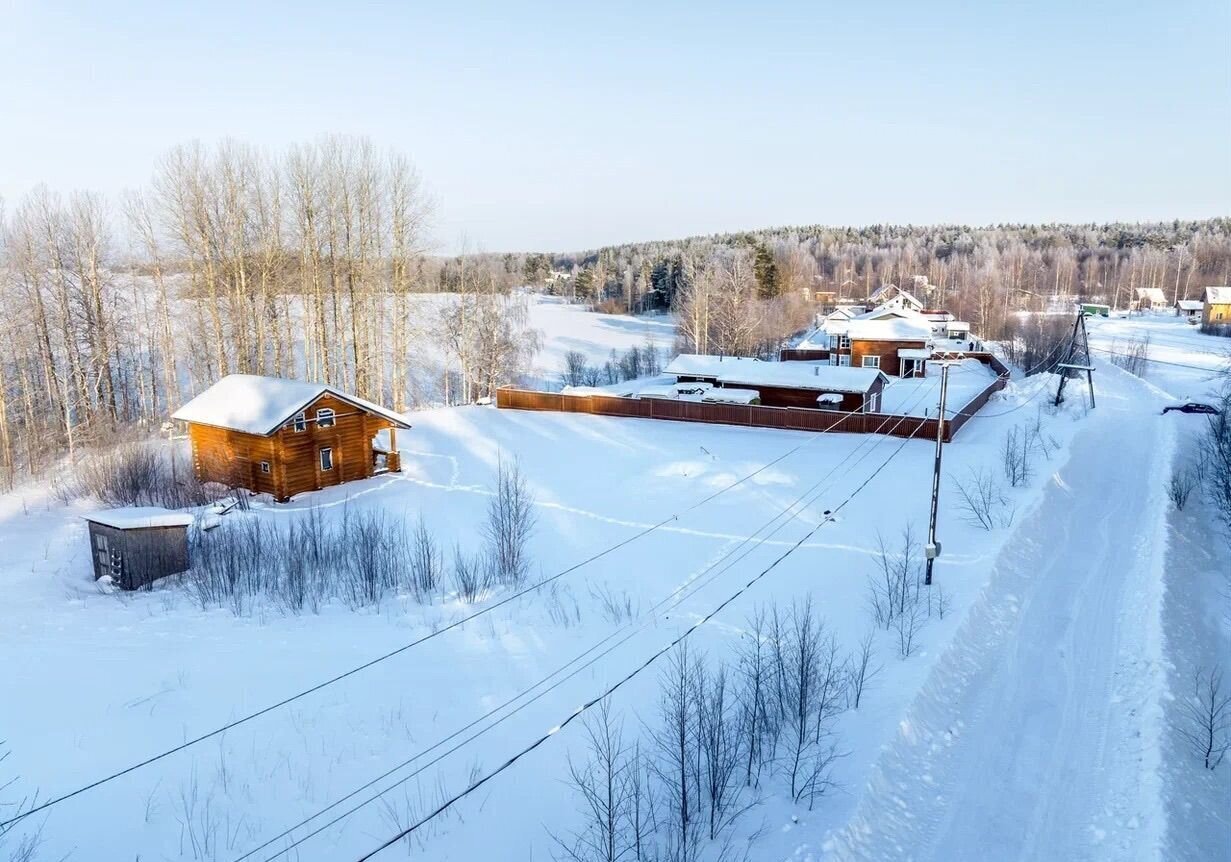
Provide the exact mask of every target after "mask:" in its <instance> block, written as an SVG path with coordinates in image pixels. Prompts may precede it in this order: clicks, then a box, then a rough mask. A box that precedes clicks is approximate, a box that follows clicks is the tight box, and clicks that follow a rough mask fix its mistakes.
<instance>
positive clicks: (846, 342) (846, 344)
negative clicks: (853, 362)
mask: <svg viewBox="0 0 1231 862" xmlns="http://www.w3.org/2000/svg"><path fill="white" fill-rule="evenodd" d="M838 346H839V347H841V348H844V349H850V346H851V337H850V336H849V335H843V336H841V337H840V338H839V339H838Z"/></svg>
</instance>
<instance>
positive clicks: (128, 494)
mask: <svg viewBox="0 0 1231 862" xmlns="http://www.w3.org/2000/svg"><path fill="white" fill-rule="evenodd" d="M174 458H175V453H174V451H167V450H166V449H164V448H162V447H160V446H159V445H158V442H157V441H142V442H135V443H122V444H120V445H118V446H114V447H111V448H107V449H96V450H88V451H86V452H85V453H84V454H82V455H81V457H79V458H78V459H77V461H76V462H74V463H73V464H72V465H71V466H69V467H68V469H67V472H66V473H65V474H64V475H62V476H60V477H57V479H56V480H55V481H54V483H53V485H54V489H55V493H56V496H57V497H59V499H60V500H61V501H62V502H68V501H70V500H75V499H80V498H82V497H92V498H94V499H95V500H98V501H99V502H102V503H106V504H107V505H108V506H165V507H167V508H169V509H181V508H184V507H186V506H200V505H203V504H205V503H208V502H210V501H212V500H213V499H215V498H216V496H217V495H216V494H213V493H211V491H210V489H209V488H208V487H206V486H204V485H202V484H201V483H200V482H198V481H197V479H196V476H195V474H194V473H193V470H192V465H191V464H185V463H182V462H180V461H178V460H177V461H176V462H175V463H173V462H172V459H174Z"/></svg>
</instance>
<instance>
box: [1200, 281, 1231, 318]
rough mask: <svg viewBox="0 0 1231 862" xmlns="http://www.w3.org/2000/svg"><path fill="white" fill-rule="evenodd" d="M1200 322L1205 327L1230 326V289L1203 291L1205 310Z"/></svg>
mask: <svg viewBox="0 0 1231 862" xmlns="http://www.w3.org/2000/svg"><path fill="white" fill-rule="evenodd" d="M1201 322H1202V324H1204V325H1205V326H1231V287H1207V288H1206V289H1205V310H1204V311H1203V312H1202V315H1201Z"/></svg>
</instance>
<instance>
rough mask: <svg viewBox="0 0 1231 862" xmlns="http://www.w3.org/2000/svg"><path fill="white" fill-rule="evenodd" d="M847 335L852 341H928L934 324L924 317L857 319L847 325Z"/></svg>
mask: <svg viewBox="0 0 1231 862" xmlns="http://www.w3.org/2000/svg"><path fill="white" fill-rule="evenodd" d="M846 334H847V336H849V337H850V339H851V340H852V341H927V340H928V339H929V338H930V337H931V335H932V324H931V321H929V320H928V319H927V318H926V317H923V316H922V315H920V316H918V317H891V318H887V319H881V320H860V319H858V318H856V319H855V320H852V321H851V322H850V323H848V324H847V325H846Z"/></svg>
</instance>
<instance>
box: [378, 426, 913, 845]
mask: <svg viewBox="0 0 1231 862" xmlns="http://www.w3.org/2000/svg"><path fill="white" fill-rule="evenodd" d="M922 427H924V426H923V425H922V424H920V425H918V426H916V428H915V430H914V431H913V432H911V434H910V435H909V436H908V437H906V438H905V439H903V440H902V442H901V443H900V444H899V445H898V447H897V448H896V449H895V450H894V451H893V452H892V453H890V455H889V457H888V458H886V459H885V460H884V461H883V462H881V464H880V465H879V466H878V467H877V468H876V469H875V470H873V471H872V473H871V474H870V475H869V476H868V477H867V478H866V479H865V480H864V481H863V482H862V483H861V484H860V485H859V486H858V487H857V488H856V489H855V490H854V491H852V492H851V494H850V495H849V496H848V497H847V498H846V499H845V500H843V501H842V502H841V503H840V504H839V505H838V506H837V507H836V508H834V509H833V510H832V511H831V512H830V514H828V515H826V516H825V518H824V519H823V520H821V521H820V522H818V523H817V524H816V526H814V527H813V528H812V529H811V530H809V531H808V532H807V533H805V534H804V535H803V536H802V537H800V539H799V540H798V541H797V542H795V544H794V545H792V546H791V547H790V548H788V549H787V550H786V551H784V552H783V553H782V555H781V556H779V557H778V558H776V559H775V560H774V561H773V562H772V563H770V564H769V565H768V566H767V567H765V568H764V569H762V570H761V571H760V572H758V573H757V574H756V575H754V576H753V577H752V578H751V579H750V580H749V581H748V582H747V583H745V584H744V585H743V586H742V587H740V588H739V589H738V590H736V591H735V592H734V593H732V594H731V595H730V596H728V597H727V598H726V599H724V600H723V601H722V602H721V603H720V604H719V605H718V606H717V607H715V608H714V609H713V610H712V611H710V612H708V613H707V614H705V616H703V617H701V618H700V619H698V620H697V621H696V622H695V623H693V624H692V625H691V626H690V627H689V628H687V629H685V630H684V631H683V632H682V633H681V634H680V635H679V636H677V637H676V638H675V639H673V640H672V641H671V642H669V643H668V644H666V645H665V646H663V647H662V648H660V649H659V650H658V651H657V652H655V653H653V654H652V655H651V656H650V657H649V658H647V659H646V660H645V661H644V662H642V663H641V664H640V665H638V666H637V667H636V668H634V669H633V670H631V671H630V672H629V673H628V674H626V675H625V676H624V677H622V678H621V679H619V680H617V681H616V682H615V683H614V684H612V685H611V686H609V687H608V688H607V689H606V690H605V691H603V692H602V693H601V694H599V695H598V696H597V697H594V698H592V699H591V700H589V701H587V702H586V703H584V704H582V705H581V706H579V707H578V708H577V709H576V710H574V711H573V712H572V713H571V714H570V715H569V716H567V717H566V718H565V719H564V720H563V721H561V722H560V723H559V724H557V725H555V726H554V727H552V728H551V729H549V730H548V731H547V732H546V733H544V734H543V735H541V736H540V737H538V738H537V739H536V740H534V741H533V742H531V743H530V744H529V745H527V746H525V747H524V748H522V749H521V750H520V751H518V752H517V753H516V754H514V755H513V756H512V757H510V758H509V759H507V760H506V761H505V762H504V763H503V764H501V765H500V766H499V767H497V768H496V769H494V770H492V771H491V772H489V773H487V774H486V775H484V776H483V777H482V778H480V779H478V780H477V781H474V782H472V783H471V784H470V785H469V786H468V787H466V789H464V790H462V791H460V792H459V793H457V794H455V795H454V796H453V797H451V798H450V799H448V800H446V801H445V802H443V803H441V805H439V806H438V807H437V808H436V809H435V810H434V811H432V812H431V813H430V814H428V815H427V816H425V817H423V818H421V819H420V820H418V821H417V822H415V823H414V824H412V825H410V826H408V827H407V828H405V829H403V830H401V831H400V832H398V833H397V834H396V835H394V836H393V837H392V838H389V839H388V840H386V841H385V842H384V843H382V844H381V845H380V846H378V847H376V848H375V849H373V850H371V851H369V852H367V853H365V854H364V855H362V856H360V857H359V858H358V860H357V862H367V860H369V859H371V858H373V857H374V856H376V855H377V854H378V853H380V852H382V851H384V850H386V849H388V848H389V847H392V846H393V845H394V844H396V843H397V842H398V841H401V840H402V839H403V838H406V837H407V836H409V835H411V834H413V833H414V832H415V831H416V830H418V829H420V828H421V827H422V826H423V825H424V824H426V823H428V822H430V821H431V820H433V819H434V818H436V817H437V816H439V815H440V814H442V813H443V812H445V811H446V810H448V809H449V808H450V807H452V806H453V805H455V804H456V803H457V802H459V801H460V800H461V799H463V798H465V797H466V796H468V795H469V794H471V793H473V792H474V791H476V790H478V789H479V788H480V787H482V786H483V785H484V784H486V783H487V782H488V781H490V780H491V779H493V778H495V777H496V776H497V775H499V774H500V773H502V772H504V771H505V770H506V769H509V768H511V767H512V766H513V765H514V764H515V763H517V762H518V761H519V760H521V759H522V758H523V757H525V756H526V755H528V754H530V753H531V752H533V751H534V750H535V749H537V748H538V747H539V746H540V745H542V744H543V743H544V742H546V741H547V740H549V739H551V737H553V736H555V735H556V734H557V733H559V732H560V731H561V730H563V729H564V728H565V727H567V726H568V725H569V724H571V723H572V722H573V721H574V720H576V719H577V718H578V717H579V716H581V715H583V714H584V713H585V712H586V711H587V710H588V709H590V708H591V707H593V706H594V705H595V704H596V703H599V702H601V701H603V700H604V699H606V698H608V697H610V696H611V695H612V694H613V693H615V692H616V691H617V690H618V689H619V688H620V687H621V686H623V685H625V684H626V683H627V682H629V681H630V680H632V679H633V678H634V677H636V676H637V675H638V674H640V673H642V672H643V671H645V670H646V669H647V668H649V667H650V666H651V665H652V664H653V663H654V662H655V661H657V660H658V659H659V658H661V657H662V656H663V655H665V654H667V653H668V652H670V651H671V650H672V649H674V648H675V647H676V646H678V645H679V644H680V643H682V642H683V641H684V640H685V639H686V638H688V637H689V636H690V635H691V634H692V633H693V632H695V631H697V629H699V628H700V627H701V626H703V625H704V624H705V623H707V622H709V621H710V620H711V619H712V618H713V617H715V616H716V615H717V614H719V613H721V612H722V611H723V610H724V609H725V608H726V607H727V606H728V605H730V604H731V603H732V602H733V601H735V600H736V599H737V598H739V597H740V596H741V595H743V594H744V593H745V592H746V591H747V590H748V589H750V588H751V587H752V586H753V585H754V584H756V583H757V582H758V581H760V580H761V579H762V578H764V577H765V576H766V575H768V574H769V573H770V572H771V571H773V570H774V569H775V568H776V567H777V566H778V565H779V564H780V563H782V561H783V560H785V559H786V558H787V557H789V556H790V555H791V554H793V553H794V552H795V551H797V550H798V549H799V548H800V546H802V545H803V544H804V542H806V541H807V540H808V539H810V538H811V537H812V536H814V535H815V534H816V532H817V531H818V530H820V528H821V527H823V526H824V525H825V524H827V523H829V522H830V521H832V520H833V518H834V516H836V515H837V513H838V512H840V511H841V510H842V509H843V508H844V507H845V506H846V505H847V504H848V503H849V502H850V501H851V500H853V499H854V498H855V496H856V495H857V494H859V493H860V492H861V491H862V490H863V489H864V488H866V487H867V486H868V484H869V483H870V482H871V481H872V480H873V479H874V478H876V476H877V475H879V474H880V472H881V470H883V469H884V468H885V467H886V466H887V465H888V464H889V462H890V461H892V460H893V459H894V457H896V456H897V454H898V453H899V452H901V451H902V448H903V447H904V446H905V445H906V444H907V443H909V442H910V440H911V439H912V438H913V437H914V435H915V434H916V433H918V431H919V429H920V428H922Z"/></svg>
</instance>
